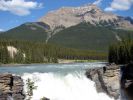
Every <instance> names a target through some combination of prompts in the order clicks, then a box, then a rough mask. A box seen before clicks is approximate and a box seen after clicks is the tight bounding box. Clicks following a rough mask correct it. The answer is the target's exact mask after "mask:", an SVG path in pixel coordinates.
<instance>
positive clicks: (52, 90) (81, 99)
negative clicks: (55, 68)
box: [22, 73, 113, 100]
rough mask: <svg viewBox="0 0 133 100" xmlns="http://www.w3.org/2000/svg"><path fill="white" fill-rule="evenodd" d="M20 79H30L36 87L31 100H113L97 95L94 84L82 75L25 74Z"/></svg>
mask: <svg viewBox="0 0 133 100" xmlns="http://www.w3.org/2000/svg"><path fill="white" fill-rule="evenodd" d="M22 78H23V79H24V81H25V80H26V79H27V78H30V79H32V80H33V81H35V86H38V87H37V90H34V91H33V94H34V95H33V98H32V100H40V98H42V97H47V98H50V100H113V99H111V98H109V97H108V96H107V95H106V94H104V93H97V92H96V89H95V85H94V82H92V81H90V80H89V79H87V78H86V77H85V75H84V73H69V74H66V75H61V74H57V73H33V74H28V73H27V74H26V73H25V74H24V75H23V76H22ZM25 91H26V85H25Z"/></svg>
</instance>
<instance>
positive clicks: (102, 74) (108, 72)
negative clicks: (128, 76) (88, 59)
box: [86, 65, 120, 99]
mask: <svg viewBox="0 0 133 100" xmlns="http://www.w3.org/2000/svg"><path fill="white" fill-rule="evenodd" d="M86 75H87V77H88V78H90V79H91V80H92V81H94V82H95V84H96V89H97V91H98V92H105V93H107V94H108V95H109V96H110V97H114V98H115V99H118V98H119V96H120V82H119V80H120V69H119V67H118V66H116V65H109V66H106V67H103V68H95V69H89V70H87V72H86Z"/></svg>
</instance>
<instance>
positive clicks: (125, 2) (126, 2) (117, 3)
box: [105, 0, 133, 11]
mask: <svg viewBox="0 0 133 100" xmlns="http://www.w3.org/2000/svg"><path fill="white" fill-rule="evenodd" d="M132 5H133V0H113V1H112V2H111V5H110V6H109V7H107V8H105V11H117V10H129V9H130V8H131V6H132Z"/></svg>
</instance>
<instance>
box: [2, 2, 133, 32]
mask: <svg viewBox="0 0 133 100" xmlns="http://www.w3.org/2000/svg"><path fill="white" fill-rule="evenodd" d="M89 3H92V4H95V5H97V6H99V7H100V8H101V9H103V10H104V11H107V12H113V13H115V14H117V15H120V16H125V17H127V16H130V17H132V18H133V0H0V31H7V30H9V29H11V28H14V27H16V26H19V25H21V24H23V23H26V22H36V21H38V19H39V18H41V17H42V16H44V15H46V14H47V13H48V12H49V11H51V10H56V9H59V8H61V7H65V6H74V7H77V6H82V5H85V4H89Z"/></svg>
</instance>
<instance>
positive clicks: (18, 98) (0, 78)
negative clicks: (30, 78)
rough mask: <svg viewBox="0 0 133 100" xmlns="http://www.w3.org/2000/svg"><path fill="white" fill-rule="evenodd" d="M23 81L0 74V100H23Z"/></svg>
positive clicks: (19, 78) (7, 74)
mask: <svg viewBox="0 0 133 100" xmlns="http://www.w3.org/2000/svg"><path fill="white" fill-rule="evenodd" d="M23 85H24V84H23V80H22V79H21V77H20V76H13V75H12V74H9V73H4V74H0V100H8V99H9V100H10V99H11V98H12V99H14V100H24V98H25V95H24V93H23Z"/></svg>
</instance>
